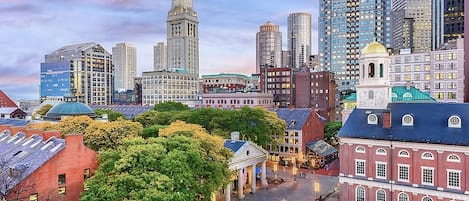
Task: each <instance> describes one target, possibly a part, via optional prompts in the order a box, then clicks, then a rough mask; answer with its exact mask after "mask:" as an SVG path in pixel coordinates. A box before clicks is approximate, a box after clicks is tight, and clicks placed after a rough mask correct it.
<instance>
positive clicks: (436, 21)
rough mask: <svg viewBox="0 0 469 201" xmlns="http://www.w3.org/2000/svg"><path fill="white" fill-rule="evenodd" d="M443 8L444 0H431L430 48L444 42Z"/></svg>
mask: <svg viewBox="0 0 469 201" xmlns="http://www.w3.org/2000/svg"><path fill="white" fill-rule="evenodd" d="M444 9H445V0H432V50H435V49H437V48H438V47H440V45H442V44H443V43H444V34H445V29H444V28H445V22H444Z"/></svg>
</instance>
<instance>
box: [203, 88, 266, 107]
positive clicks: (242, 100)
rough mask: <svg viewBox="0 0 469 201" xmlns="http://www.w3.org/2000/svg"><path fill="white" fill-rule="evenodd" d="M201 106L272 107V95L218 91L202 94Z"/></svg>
mask: <svg viewBox="0 0 469 201" xmlns="http://www.w3.org/2000/svg"><path fill="white" fill-rule="evenodd" d="M202 103H203V107H207V108H219V109H241V108H243V107H263V108H268V109H269V108H273V107H274V95H273V94H269V93H260V92H237V93H236V92H220V93H204V94H202Z"/></svg>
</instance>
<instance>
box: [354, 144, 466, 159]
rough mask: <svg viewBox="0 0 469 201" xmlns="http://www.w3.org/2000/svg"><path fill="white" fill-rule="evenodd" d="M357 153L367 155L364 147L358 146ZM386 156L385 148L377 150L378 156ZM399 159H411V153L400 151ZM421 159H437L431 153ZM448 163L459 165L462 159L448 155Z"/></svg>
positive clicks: (425, 153) (423, 154)
mask: <svg viewBox="0 0 469 201" xmlns="http://www.w3.org/2000/svg"><path fill="white" fill-rule="evenodd" d="M355 152H356V153H365V148H364V147H362V146H357V147H356V148H355ZM386 154H387V152H386V150H385V149H383V148H379V149H377V150H376V155H386ZM398 157H404V158H409V157H410V154H409V152H408V151H406V150H400V151H399V154H398ZM421 158H422V159H424V160H434V159H435V157H434V156H433V154H432V153H430V152H424V153H422V157H421ZM446 161H448V162H458V163H459V162H461V159H460V158H459V156H458V155H456V154H450V155H448V157H447V158H446Z"/></svg>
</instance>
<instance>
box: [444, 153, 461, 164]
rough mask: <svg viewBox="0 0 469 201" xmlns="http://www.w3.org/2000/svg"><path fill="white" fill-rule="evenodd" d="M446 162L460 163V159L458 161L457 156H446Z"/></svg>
mask: <svg viewBox="0 0 469 201" xmlns="http://www.w3.org/2000/svg"><path fill="white" fill-rule="evenodd" d="M446 161H448V162H458V163H459V162H461V159H459V156H457V155H456V154H451V155H449V156H448V158H447V159H446Z"/></svg>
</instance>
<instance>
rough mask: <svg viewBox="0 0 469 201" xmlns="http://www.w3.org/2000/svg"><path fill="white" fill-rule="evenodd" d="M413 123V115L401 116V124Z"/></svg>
mask: <svg viewBox="0 0 469 201" xmlns="http://www.w3.org/2000/svg"><path fill="white" fill-rule="evenodd" d="M413 125H414V117H412V115H410V114H406V115H404V116H402V126H413Z"/></svg>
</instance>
